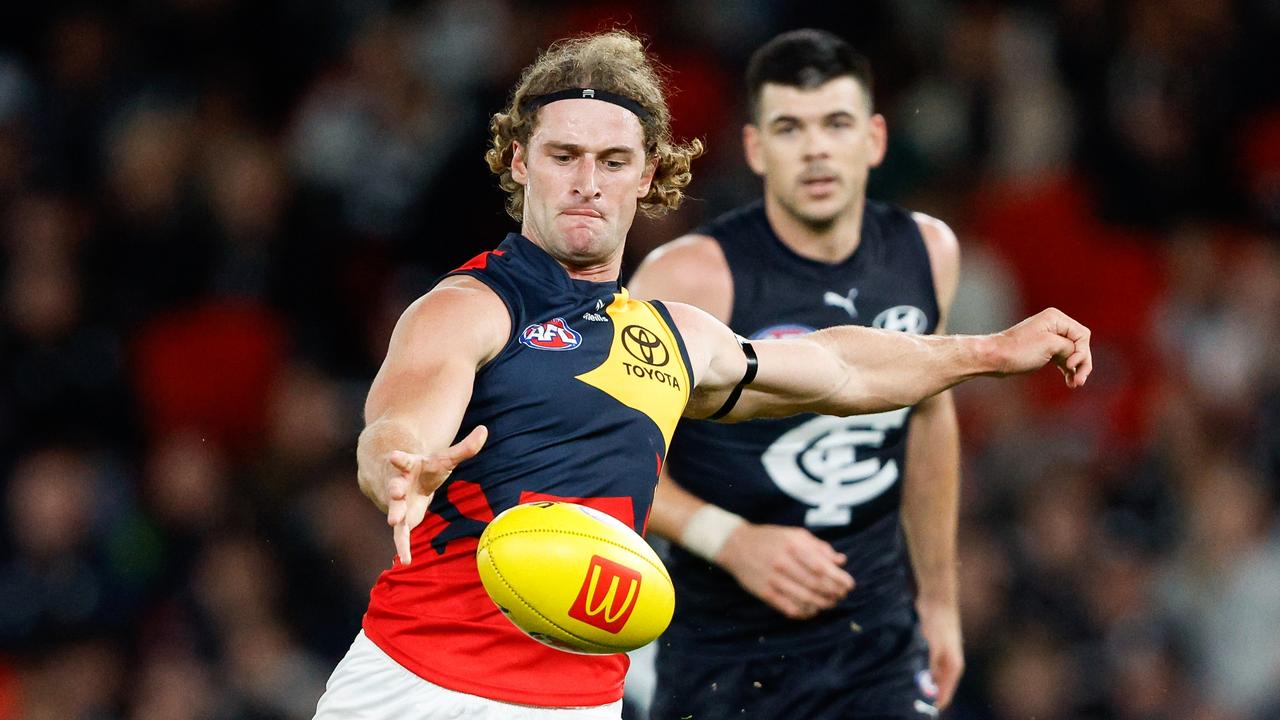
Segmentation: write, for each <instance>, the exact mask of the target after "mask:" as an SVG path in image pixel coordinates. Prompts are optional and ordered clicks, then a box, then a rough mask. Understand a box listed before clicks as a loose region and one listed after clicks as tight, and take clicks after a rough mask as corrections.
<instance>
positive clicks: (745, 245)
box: [664, 200, 938, 655]
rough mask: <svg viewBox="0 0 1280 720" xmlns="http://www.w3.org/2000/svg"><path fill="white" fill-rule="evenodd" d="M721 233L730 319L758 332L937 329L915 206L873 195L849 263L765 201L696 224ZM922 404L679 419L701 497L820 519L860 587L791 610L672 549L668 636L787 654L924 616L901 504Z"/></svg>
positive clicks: (688, 477)
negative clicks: (787, 231)
mask: <svg viewBox="0 0 1280 720" xmlns="http://www.w3.org/2000/svg"><path fill="white" fill-rule="evenodd" d="M697 232H698V233H699V234H704V235H709V236H711V237H713V238H715V240H716V241H717V242H718V243H719V245H720V247H721V249H722V250H723V251H724V255H725V259H726V260H727V261H728V265H729V270H730V272H731V274H732V277H733V308H732V314H731V317H730V319H729V325H730V327H732V328H733V330H734V331H735V332H737V333H738V334H740V335H742V336H744V337H748V338H753V339H758V338H774V337H784V336H787V335H794V334H800V333H807V332H811V331H813V330H818V329H822V328H827V327H832V326H835V325H869V326H875V327H879V328H886V329H890V330H898V331H902V332H909V333H930V332H933V330H934V328H935V327H936V326H937V323H938V304H937V300H936V298H935V295H934V286H933V275H932V270H931V267H930V262H929V255H928V251H927V249H926V248H925V245H924V239H923V237H921V235H920V230H919V227H918V226H917V224H916V222H915V219H914V218H913V217H912V216H911V214H910V213H908V212H906V211H904V210H902V209H901V208H898V207H895V206H893V205H889V204H886V203H881V202H876V201H874V200H867V204H866V207H865V210H864V213H863V221H862V234H861V239H860V241H859V244H858V248H857V250H856V251H855V252H854V253H853V254H852V255H851V256H849V257H848V258H846V259H845V260H843V261H842V262H838V263H824V262H819V261H816V260H811V259H809V258H805V257H802V256H800V255H797V254H796V253H795V252H793V251H792V250H791V249H790V248H788V247H787V246H786V245H785V244H783V242H782V241H781V240H779V239H778V237H777V235H776V234H775V233H774V232H773V228H772V227H771V226H770V225H769V221H768V218H767V217H766V215H765V210H764V205H763V203H762V202H755V203H752V204H750V205H747V206H744V207H742V208H739V209H737V210H734V211H731V212H729V213H726V214H725V215H722V216H720V217H719V218H717V219H716V220H714V221H713V222H712V223H710V224H709V225H708V226H706V227H704V228H701V229H699V230H698V231H697ZM910 417H911V411H910V409H907V408H904V409H901V410H894V411H891V412H884V413H877V414H873V415H861V416H855V417H847V418H840V417H828V416H820V415H812V414H807V415H797V416H793V417H788V418H781V419H767V420H752V421H750V422H744V423H738V424H734V425H722V424H717V423H710V422H704V421H685V422H683V423H681V425H680V429H679V431H678V432H677V433H676V437H675V441H674V443H673V444H672V447H671V458H670V462H669V463H668V465H667V468H668V470H669V471H670V472H671V476H672V477H673V478H675V480H676V481H677V482H678V483H680V484H681V485H682V486H684V487H685V488H687V489H688V490H690V491H691V492H693V493H694V494H695V495H698V496H699V497H701V498H703V499H705V500H707V501H709V502H712V503H714V504H716V505H719V506H721V507H724V508H726V509H728V510H731V511H733V512H735V513H738V514H739V515H742V516H743V517H745V518H747V519H748V520H750V521H752V522H756V523H771V524H779V525H798V526H802V527H806V528H808V529H809V530H810V531H812V532H813V533H814V534H816V535H817V536H818V537H820V538H822V539H824V540H826V541H828V542H830V543H831V544H832V545H834V546H835V548H836V549H837V550H839V551H840V552H842V553H845V554H846V555H847V556H848V557H849V562H848V564H847V566H846V569H847V570H848V571H849V572H850V574H852V575H853V577H854V579H855V581H856V582H857V587H856V588H855V589H854V590H853V592H851V593H849V595H848V596H847V597H846V598H845V599H844V600H843V601H842V602H841V604H840V605H839V606H838V607H837V608H835V609H833V610H831V611H828V612H824V613H821V614H819V615H818V616H817V617H815V618H813V619H810V620H803V621H796V620H788V619H787V618H785V617H784V616H782V615H781V614H780V613H778V612H777V611H775V610H773V609H772V608H770V607H769V606H767V605H766V604H765V603H763V602H762V601H760V600H758V599H757V598H756V597H755V596H753V595H750V594H749V593H747V592H746V591H745V590H743V589H742V588H741V586H739V585H738V583H737V582H736V581H735V580H734V579H733V578H732V577H731V576H730V575H729V574H728V573H725V572H724V571H722V570H721V569H720V568H718V567H713V566H711V565H709V564H708V563H707V562H706V561H705V560H702V559H701V558H698V557H695V556H693V555H691V554H690V553H687V552H685V551H684V550H683V549H681V548H678V547H674V548H673V549H672V556H671V558H670V559H669V561H668V563H667V566H668V570H669V571H670V572H671V577H672V580H673V581H674V582H675V585H676V596H677V597H679V598H680V603H678V604H677V606H676V615H675V619H674V620H673V621H672V624H671V628H670V629H669V630H668V631H667V634H666V635H665V636H664V642H665V643H668V644H671V645H678V646H679V647H681V648H686V649H689V651H690V652H702V653H715V654H721V655H744V654H768V653H785V652H786V651H789V650H799V649H803V648H806V647H816V646H819V645H821V644H824V643H834V642H839V641H840V638H842V637H847V636H848V634H849V629H850V627H861V628H864V629H867V630H870V629H872V628H875V627H877V626H881V625H883V624H885V623H890V622H899V621H901V622H905V623H910V622H912V621H913V616H912V589H911V578H910V574H911V570H910V565H909V563H908V561H907V557H906V550H905V547H904V543H903V540H902V537H901V533H900V527H899V521H898V508H899V505H900V499H901V487H902V486H901V478H902V473H903V463H904V460H905V454H906V447H907V432H908V427H909V421H910Z"/></svg>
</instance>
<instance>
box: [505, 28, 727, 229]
mask: <svg viewBox="0 0 1280 720" xmlns="http://www.w3.org/2000/svg"><path fill="white" fill-rule="evenodd" d="M660 73H661V68H660V67H659V66H658V65H657V64H656V63H654V62H653V61H651V60H650V59H649V57H648V55H647V54H646V53H645V49H644V45H643V44H642V43H641V42H640V39H639V38H637V37H636V36H634V35H632V34H631V33H628V32H625V31H622V30H614V31H611V32H607V33H602V34H599V35H586V36H583V37H577V38H570V39H567V40H560V41H558V42H556V43H553V44H552V45H551V47H549V48H547V50H546V51H545V52H543V53H542V55H540V56H539V57H538V59H537V60H536V61H534V63H533V64H532V65H530V66H529V67H527V68H525V71H524V74H523V75H521V76H520V82H519V84H517V85H516V89H515V92H514V93H513V94H512V96H511V103H510V105H508V107H507V109H506V110H505V111H504V112H498V113H494V115H493V119H492V120H491V121H490V123H489V130H490V131H491V132H492V134H493V143H492V147H490V148H489V150H488V151H487V152H486V153H485V154H484V159H485V161H487V162H488V163H489V169H490V170H492V171H493V172H494V174H496V175H497V176H498V184H499V185H501V186H502V189H503V190H506V191H507V193H509V194H510V197H509V198H508V199H507V213H508V214H509V215H511V217H513V218H515V219H516V220H523V219H524V186H523V185H521V184H520V183H517V182H516V181H515V180H514V179H512V177H511V159H512V156H513V154H514V143H515V142H516V141H519V142H520V144H521V145H524V146H526V147H527V146H528V144H529V138H530V137H531V136H532V135H533V130H534V127H535V126H536V123H537V119H538V111H537V109H536V108H534V109H532V110H528V109H527V108H526V105H525V104H526V102H527V101H528V100H530V99H532V98H535V97H537V96H539V95H545V94H547V93H551V92H556V91H557V90H564V89H566V88H593V89H596V90H604V91H607V92H611V93H615V94H617V95H623V96H626V97H628V98H631V99H632V100H634V101H636V102H637V103H639V104H640V106H641V107H643V108H644V109H645V110H646V111H648V113H649V117H648V118H647V119H646V118H640V125H641V127H642V128H643V129H644V142H645V156H646V158H647V159H650V160H652V159H655V158H656V160H657V170H656V171H655V172H654V175H653V184H652V185H651V186H650V187H649V194H648V195H645V196H644V197H643V198H641V200H640V211H641V212H643V213H644V214H645V215H647V216H649V217H658V216H660V215H662V214H664V213H666V212H667V211H668V210H674V209H676V208H678V207H680V203H681V202H682V201H683V200H684V188H685V187H688V185H689V181H690V180H692V179H693V173H691V172H690V169H689V167H690V165H691V164H692V163H693V159H694V158H696V157H698V156H699V155H701V154H702V152H703V145H702V141H701V140H697V139H695V140H693V141H691V142H689V143H687V144H683V145H677V144H675V143H674V142H673V141H672V138H671V111H670V109H668V108H667V98H666V93H665V91H664V89H663V80H662V77H661V74H660ZM638 117H639V116H638Z"/></svg>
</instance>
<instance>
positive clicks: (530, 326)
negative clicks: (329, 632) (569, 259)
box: [364, 234, 691, 706]
mask: <svg viewBox="0 0 1280 720" xmlns="http://www.w3.org/2000/svg"><path fill="white" fill-rule="evenodd" d="M456 273H461V274H466V275H470V276H472V277H474V278H476V279H477V280H479V281H481V282H483V283H484V284H485V285H487V286H488V287H489V288H490V289H492V290H493V292H494V293H496V294H497V295H498V297H499V298H501V299H502V301H503V302H504V303H505V304H506V306H507V310H508V312H509V313H510V316H511V336H510V338H509V339H508V341H507V343H506V345H505V346H504V347H503V348H502V350H501V352H500V353H499V354H498V355H497V357H495V358H494V359H493V360H492V361H490V362H489V363H488V364H486V365H485V366H484V367H483V368H481V369H480V370H479V371H478V372H477V373H476V376H475V385H474V388H473V391H472V396H471V402H470V404H469V405H468V406H467V410H466V413H465V415H464V417H463V420H462V426H461V428H460V429H459V431H458V437H457V438H456V439H455V442H456V441H457V440H459V439H461V438H462V437H464V436H465V435H466V434H467V433H469V432H470V431H471V430H472V429H473V428H474V427H475V426H476V425H480V424H483V425H486V426H487V427H488V428H489V440H488V442H487V443H486V444H485V447H484V448H483V449H482V450H481V451H480V453H479V454H477V455H476V456H475V457H474V458H471V459H470V460H467V461H466V462H463V463H462V464H461V465H459V466H458V467H457V468H456V469H455V470H454V472H453V474H452V475H451V476H450V477H449V479H448V480H447V481H446V482H445V483H444V485H442V486H441V487H440V489H439V490H437V491H436V493H435V496H434V497H433V499H432V501H431V505H430V510H429V512H428V513H427V516H426V519H425V520H424V521H423V522H422V524H421V525H419V526H418V527H417V528H416V529H415V530H414V531H413V533H412V535H411V550H412V555H413V563H412V564H411V565H409V566H407V567H406V566H403V565H400V564H399V563H396V564H393V566H392V567H391V568H390V569H389V570H386V571H385V572H383V573H382V575H381V576H380V577H379V578H378V581H377V584H376V585H375V586H374V588H373V592H372V593H371V598H370V602H369V610H368V612H367V613H366V614H365V618H364V630H365V634H366V635H368V637H369V638H370V639H371V640H373V642H374V643H376V644H377V645H378V646H379V647H380V648H382V649H383V650H384V651H385V652H386V653H387V654H388V655H390V656H391V657H392V658H394V659H395V660H396V661H397V662H399V663H400V664H401V665H403V666H404V667H405V668H408V669H409V670H410V671H412V672H414V673H416V674H417V675H419V676H420V677H423V678H425V679H427V680H430V681H431V682H433V683H436V684H437V685H441V686H444V687H446V688H450V689H452V690H457V691H460V692H465V693H470V694H473V695H479V696H482V697H487V698H492V699H495V700H501V701H504V702H512V703H520V704H524V705H542V706H574V705H600V704H605V703H610V702H614V701H616V700H618V699H619V698H621V697H622V686H623V678H624V676H625V675H626V671H627V663H628V661H627V656H626V655H623V654H617V655H603V656H599V655H597V656H592V655H575V654H570V653H567V652H562V651H560V650H554V649H551V648H549V647H546V646H544V645H542V644H540V643H538V642H536V641H534V640H532V639H530V638H529V637H527V636H525V635H524V634H523V633H521V632H520V630H518V629H517V628H516V627H515V626H514V625H512V624H511V622H510V621H509V620H507V619H506V618H505V617H504V616H503V615H502V614H501V612H500V611H499V610H498V608H497V607H496V606H495V605H494V604H493V602H492V601H491V600H490V599H489V597H488V595H486V594H485V591H484V588H483V586H482V585H481V583H480V577H479V574H478V573H477V571H476V560H475V552H476V546H477V541H478V539H479V537H480V533H481V532H483V530H484V528H485V526H486V524H487V523H488V522H489V521H490V520H492V519H493V517H494V516H495V515H496V514H498V513H500V512H502V511H503V510H506V509H507V508H509V507H512V506H513V505H516V504H518V503H523V502H532V501H538V500H570V501H573V502H578V503H581V504H584V505H589V506H592V507H595V508H597V509H599V510H601V511H603V512H606V513H608V514H610V515H612V516H614V517H616V518H618V519H619V520H621V521H622V522H624V523H627V524H628V525H629V526H631V527H632V528H634V529H635V530H636V531H637V532H643V531H644V529H645V525H646V524H647V521H648V517H649V508H650V505H651V503H652V501H653V490H654V486H655V483H656V480H657V476H658V470H659V468H660V467H661V465H662V463H663V461H664V459H665V457H666V453H667V446H668V444H669V443H670V440H671V436H672V433H673V432H674V430H675V426H676V423H677V422H678V420H679V418H680V415H681V413H682V412H683V410H684V406H685V404H686V402H687V400H688V398H689V389H690V384H691V377H690V376H691V372H690V368H689V364H688V358H687V355H686V353H685V348H684V343H683V341H682V340H681V338H680V335H679V333H678V332H677V331H676V329H675V324H674V323H673V322H672V320H671V317H670V315H668V313H667V310H666V308H665V307H663V306H662V305H661V304H659V303H656V302H654V303H647V302H640V301H637V300H633V299H631V298H630V297H629V296H628V294H627V292H626V290H625V289H621V288H620V287H619V286H618V284H617V283H614V282H610V283H594V282H587V281H583V280H575V279H573V278H571V277H570V276H569V274H568V273H567V272H566V271H565V270H564V268H563V267H561V266H560V264H559V263H558V262H556V260H555V259H554V258H552V257H551V256H550V255H548V254H547V253H546V252H544V251H543V250H542V249H541V248H539V247H538V246H536V245H534V244H533V243H532V242H530V241H529V240H528V239H526V238H525V237H523V236H520V235H515V234H512V235H509V236H507V238H506V240H504V241H503V243H502V244H501V246H499V248H498V249H497V250H494V251H492V252H489V253H485V254H483V255H481V256H479V257H477V258H475V259H474V260H472V261H471V262H469V263H467V264H466V265H464V266H462V267H461V268H459V269H458V270H456V271H455V274H456ZM448 337H449V329H448V328H440V337H439V341H440V342H448ZM584 572H585V570H584ZM602 622H603V620H602Z"/></svg>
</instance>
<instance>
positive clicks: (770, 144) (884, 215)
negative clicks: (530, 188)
mask: <svg viewBox="0 0 1280 720" xmlns="http://www.w3.org/2000/svg"><path fill="white" fill-rule="evenodd" d="M747 89H748V95H749V97H748V99H749V111H750V114H751V115H750V119H749V122H748V124H747V125H746V127H745V129H744V136H743V139H744V143H745V146H746V154H747V160H748V162H749V163H750V165H751V168H752V169H753V170H754V171H755V172H756V173H757V174H759V175H761V176H762V177H763V178H764V199H763V200H762V201H757V202H755V203H752V204H750V205H747V206H745V207H743V208H740V209H737V210H735V211H732V212H729V213H727V214H725V215H723V216H721V217H719V218H717V219H716V220H714V221H713V222H712V223H710V224H709V225H707V226H705V227H703V228H701V229H699V230H698V231H696V232H695V234H693V235H690V236H687V237H684V238H681V239H679V240H677V241H675V242H673V243H671V244H669V245H667V246H666V247H664V248H662V249H660V250H659V251H658V252H656V253H654V254H653V255H652V256H651V257H650V258H649V259H648V260H647V261H646V263H645V264H644V265H642V266H641V268H640V269H639V271H638V272H637V273H636V275H635V276H634V277H633V278H632V280H631V283H630V284H631V288H632V290H633V291H634V292H636V293H637V295H638V296H641V297H662V298H666V299H670V300H679V301H682V302H687V303H690V304H693V305H697V306H698V307H701V308H702V309H704V310H706V311H707V312H709V313H710V314H711V315H713V316H715V317H716V318H717V319H718V320H720V321H722V322H724V323H726V324H728V325H729V326H730V327H731V328H732V329H733V330H734V331H735V332H737V333H738V334H740V335H743V336H745V337H748V338H752V339H763V338H776V337H789V336H793V335H801V334H803V333H808V332H812V331H814V330H817V329H822V328H828V327H834V326H840V325H865V326H874V327H878V328H883V329H886V330H893V331H898V332H902V333H907V334H921V335H923V334H928V333H934V332H941V331H942V328H943V327H944V326H945V322H946V315H947V309H948V307H949V306H950V303H951V298H952V296H953V294H954V292H955V288H956V280H957V273H958V265H959V249H958V247H957V243H956V238H955V236H954V235H953V234H952V233H951V231H950V230H949V229H948V228H947V226H946V225H944V224H943V223H941V222H939V221H938V220H935V219H933V218H931V217H928V216H926V215H922V214H920V213H910V212H907V211H905V210H902V209H901V208H898V207H895V206H892V205H888V204H885V203H881V202H876V201H874V200H869V199H867V198H866V196H865V191H866V186H867V175H868V173H869V171H870V169H871V168H873V167H876V166H877V165H879V164H880V162H881V160H882V159H883V157H884V153H885V143H886V127H885V120H884V118H883V117H882V116H881V115H879V114H876V112H875V109H874V106H873V103H872V81H871V73H870V67H869V65H868V63H867V61H866V59H865V58H863V57H862V56H861V55H859V54H858V53H857V52H855V51H854V50H853V48H851V47H850V46H849V45H848V44H847V43H845V42H844V41H843V40H841V39H840V38H838V37H835V36H834V35H831V34H830V33H826V32H822V31H816V30H800V31H795V32H790V33H786V34H783V35H781V36H779V37H777V38H775V39H774V40H772V41H770V42H769V43H767V44H766V45H764V46H763V47H761V48H760V49H759V50H758V51H757V52H756V53H755V54H754V55H753V56H752V59H751V62H750V66H749V68H748V71H747ZM957 455H958V439H957V429H956V417H955V411H954V408H953V406H952V401H951V397H950V393H941V394H939V395H936V396H933V397H931V398H928V399H926V400H924V401H923V402H921V403H918V404H917V405H916V406H914V407H913V408H902V409H897V410H890V411H887V412H882V413H877V414H873V415H863V416H854V417H843V418H841V417H831V416H826V415H814V414H806V415H799V416H794V417H790V418H786V419H781V420H756V421H752V422H748V423H743V424H739V425H719V424H715V423H710V422H704V421H686V422H684V423H682V424H681V426H680V429H679V431H678V432H677V434H676V438H675V441H674V443H673V445H672V452H671V454H670V456H669V458H668V462H667V465H666V470H665V472H664V475H663V478H662V481H661V483H660V485H659V489H658V493H657V496H656V498H655V501H654V510H653V518H652V527H653V529H654V530H655V531H657V532H659V533H660V534H663V535H665V536H667V537H669V538H671V539H672V540H674V541H676V542H677V544H678V545H679V547H677V548H676V549H675V550H673V557H672V558H671V562H670V563H669V566H670V570H671V573H672V577H673V579H674V580H675V582H676V588H677V597H678V598H679V602H678V603H677V607H676V617H675V620H674V622H673V623H672V626H671V628H670V630H668V632H667V634H666V635H665V636H664V637H663V640H662V642H661V643H660V645H659V651H658V660H657V671H658V683H657V690H656V695H655V700H654V712H653V717H654V719H655V720H666V719H667V718H682V717H689V716H692V717H694V718H697V720H715V718H730V717H732V718H737V717H752V718H775V717H796V718H801V717H802V718H807V719H810V720H812V719H814V718H920V717H925V716H931V715H936V714H937V712H938V709H940V708H942V707H945V706H946V704H947V703H948V702H949V701H950V698H951V695H952V692H953V691H954V689H955V686H956V683H957V681H958V680H959V677H960V673H961V671H962V669H963V664H964V663H963V653H962V650H961V637H960V622H959V615H958V612H957V605H956V570H955V535H956V514H957V513H956V504H957V495H958V485H959V477H958V457H957ZM904 530H905V542H904V537H903V535H904V533H903V531H904ZM913 570H914V583H913V578H912V575H913V572H912V571H913ZM855 579H856V582H857V586H856V588H855V587H854V581H855ZM913 587H914V589H915V592H914V594H913ZM918 628H919V629H922V630H923V638H922V637H921V633H920V632H918ZM925 640H927V641H928V642H927V645H928V647H927V649H926V645H925V642H924V641H925ZM935 683H936V684H935Z"/></svg>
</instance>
